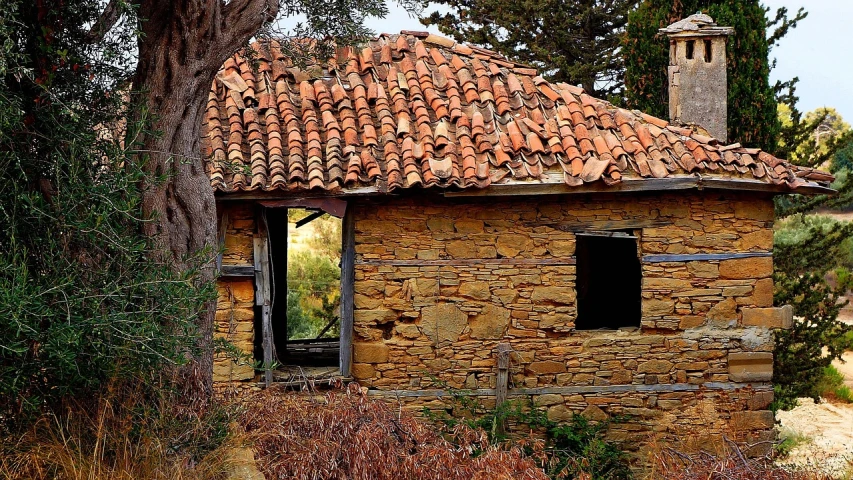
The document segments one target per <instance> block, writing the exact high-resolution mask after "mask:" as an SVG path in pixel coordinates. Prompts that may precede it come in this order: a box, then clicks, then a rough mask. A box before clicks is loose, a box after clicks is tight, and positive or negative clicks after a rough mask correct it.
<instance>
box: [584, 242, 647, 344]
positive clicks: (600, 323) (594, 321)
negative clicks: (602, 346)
mask: <svg viewBox="0 0 853 480" xmlns="http://www.w3.org/2000/svg"><path fill="white" fill-rule="evenodd" d="M576 250H577V251H576V258H577V294H578V300H577V302H578V317H577V320H576V321H575V328H576V329H577V330H598V329H618V328H624V327H639V326H640V317H641V308H642V303H641V302H642V296H641V293H642V292H641V288H642V270H641V267H640V258H639V251H638V249H637V237H635V236H633V235H631V234H630V233H628V232H602V233H583V234H578V235H577V249H576Z"/></svg>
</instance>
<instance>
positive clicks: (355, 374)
mask: <svg viewBox="0 0 853 480" xmlns="http://www.w3.org/2000/svg"><path fill="white" fill-rule="evenodd" d="M351 372H352V378H354V379H356V380H366V379H369V378H373V376H374V375H376V370H375V369H374V368H373V365H371V364H369V363H353V364H352V369H351Z"/></svg>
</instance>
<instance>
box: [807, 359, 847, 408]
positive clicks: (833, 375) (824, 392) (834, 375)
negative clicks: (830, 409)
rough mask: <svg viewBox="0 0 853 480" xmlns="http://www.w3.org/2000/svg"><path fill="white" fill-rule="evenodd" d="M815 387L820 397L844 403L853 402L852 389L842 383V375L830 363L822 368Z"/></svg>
mask: <svg viewBox="0 0 853 480" xmlns="http://www.w3.org/2000/svg"><path fill="white" fill-rule="evenodd" d="M815 389H816V390H817V391H818V392H819V394H820V396H821V398H825V399H828V400H834V401H839V402H844V403H853V391H851V390H850V387H848V386H847V385H845V384H844V375H842V374H841V372H839V371H838V370H837V369H836V368H835V367H833V366H832V365H830V366H828V367H826V368H824V369H823V372H822V373H821V376H820V380H818V382H817V385H816V387H815Z"/></svg>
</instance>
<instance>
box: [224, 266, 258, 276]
mask: <svg viewBox="0 0 853 480" xmlns="http://www.w3.org/2000/svg"><path fill="white" fill-rule="evenodd" d="M219 276H220V277H254V276H255V266H254V265H222V267H220V269H219Z"/></svg>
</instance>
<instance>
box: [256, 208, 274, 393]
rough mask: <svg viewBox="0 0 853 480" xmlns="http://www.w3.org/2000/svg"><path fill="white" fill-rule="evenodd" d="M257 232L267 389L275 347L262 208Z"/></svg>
mask: <svg viewBox="0 0 853 480" xmlns="http://www.w3.org/2000/svg"><path fill="white" fill-rule="evenodd" d="M255 218H256V220H257V232H256V234H255V237H254V239H253V240H254V247H255V248H254V254H255V255H254V257H255V304H256V305H259V306H260V307H261V335H262V341H261V345H262V347H263V351H264V383H265V384H266V386H267V387H269V386H270V384H272V367H273V358H275V355H274V348H275V345H274V343H273V337H272V323H271V321H270V306H271V303H272V302H271V295H270V288H271V285H270V256H269V239H268V235H267V221H266V214H265V212H264V210H263V209H262V208H259V209H258V213H257V214H256V216H255Z"/></svg>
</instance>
